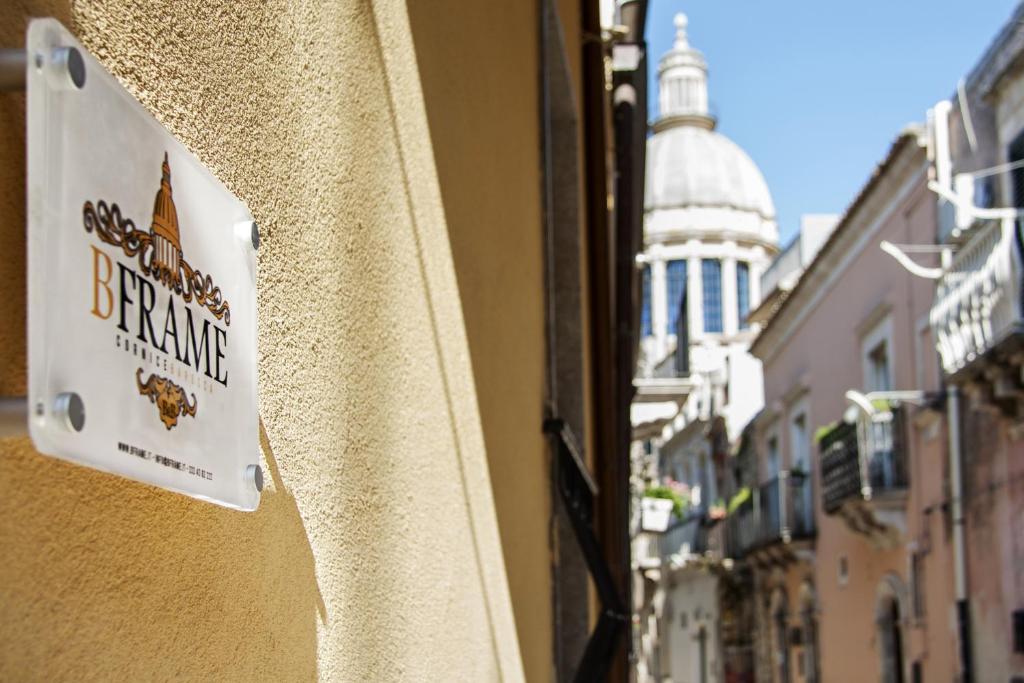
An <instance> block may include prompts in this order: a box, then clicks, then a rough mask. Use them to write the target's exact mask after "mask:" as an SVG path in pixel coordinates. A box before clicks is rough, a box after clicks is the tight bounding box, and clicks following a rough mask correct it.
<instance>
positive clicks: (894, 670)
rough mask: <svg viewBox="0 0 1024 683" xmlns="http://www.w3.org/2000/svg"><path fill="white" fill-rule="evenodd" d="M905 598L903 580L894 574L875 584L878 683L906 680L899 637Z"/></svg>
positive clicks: (901, 630)
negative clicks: (878, 665) (879, 678)
mask: <svg viewBox="0 0 1024 683" xmlns="http://www.w3.org/2000/svg"><path fill="white" fill-rule="evenodd" d="M906 596H907V591H906V586H905V585H904V583H903V580H902V579H900V578H899V577H898V576H896V575H894V574H889V575H887V576H886V577H885V578H884V579H882V582H881V583H880V584H879V585H878V593H877V599H876V605H875V626H876V628H877V629H878V644H879V657H880V658H881V667H882V679H881V680H882V683H904V681H905V680H906V677H905V675H904V670H905V662H904V658H905V657H904V650H905V641H904V638H903V615H904V614H905V611H904V605H906Z"/></svg>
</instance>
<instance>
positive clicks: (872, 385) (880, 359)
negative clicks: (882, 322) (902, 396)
mask: <svg viewBox="0 0 1024 683" xmlns="http://www.w3.org/2000/svg"><path fill="white" fill-rule="evenodd" d="M891 388H892V387H891V385H890V382H889V348H888V344H887V343H886V342H884V341H882V342H879V343H878V344H877V345H876V346H875V347H874V348H873V349H871V350H870V351H868V390H869V391H889V389H891Z"/></svg>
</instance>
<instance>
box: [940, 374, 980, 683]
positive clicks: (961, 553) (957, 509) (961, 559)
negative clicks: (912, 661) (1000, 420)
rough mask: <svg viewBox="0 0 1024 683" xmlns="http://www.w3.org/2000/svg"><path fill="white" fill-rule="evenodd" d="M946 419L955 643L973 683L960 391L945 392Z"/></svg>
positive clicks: (966, 680) (963, 679)
mask: <svg viewBox="0 0 1024 683" xmlns="http://www.w3.org/2000/svg"><path fill="white" fill-rule="evenodd" d="M946 402H947V416H948V419H949V487H950V510H951V512H952V516H953V583H954V588H955V591H956V624H957V641H958V643H959V646H960V677H959V681H960V683H973V681H974V667H973V661H972V657H971V649H972V648H971V610H970V602H969V600H968V597H967V551H966V545H965V542H964V507H963V493H964V486H963V476H962V474H963V458H962V453H961V449H960V389H959V387H957V386H955V385H951V386H949V387H948V388H947V389H946Z"/></svg>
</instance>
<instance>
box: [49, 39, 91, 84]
mask: <svg viewBox="0 0 1024 683" xmlns="http://www.w3.org/2000/svg"><path fill="white" fill-rule="evenodd" d="M53 65H54V66H55V67H56V68H58V69H60V70H64V72H65V73H66V74H67V77H68V81H69V82H70V83H71V85H73V86H75V87H76V88H78V89H79V90H81V89H82V88H83V87H84V86H85V60H84V59H82V53H81V52H79V51H78V48H77V47H58V48H55V49H54V50H53Z"/></svg>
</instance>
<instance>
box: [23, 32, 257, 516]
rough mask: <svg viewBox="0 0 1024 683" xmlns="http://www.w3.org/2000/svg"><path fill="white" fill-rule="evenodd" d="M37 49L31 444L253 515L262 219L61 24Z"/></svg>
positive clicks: (36, 42) (31, 209) (33, 69)
mask: <svg viewBox="0 0 1024 683" xmlns="http://www.w3.org/2000/svg"><path fill="white" fill-rule="evenodd" d="M26 49H27V53H28V74H27V90H28V112H27V118H28V270H29V283H28V285H29V286H28V317H29V333H28V360H29V373H28V374H29V390H28V394H29V410H30V415H29V432H30V434H31V436H32V440H33V442H34V444H35V446H36V448H37V449H38V450H39V451H41V452H43V453H47V454H49V455H53V456H56V457H59V458H63V459H65V460H70V461H73V462H76V463H80V464H83V465H87V466H89V467H94V468H96V469H100V470H104V471H107V472H112V473H115V474H119V475H122V476H125V477H129V478H131V479H136V480H138V481H143V482H148V483H150V484H154V485H156V486H159V487H161V488H165V489H170V490H172V491H177V492H180V493H184V494H186V495H189V496H193V497H195V498H200V499H203V500H207V501H211V502H214V503H217V504H220V505H225V506H228V507H233V508H237V509H241V510H254V509H255V508H256V506H257V505H258V504H259V497H260V496H259V490H260V488H261V487H262V473H261V472H260V470H259V467H258V464H259V452H260V451H259V431H258V429H259V427H258V413H257V380H256V358H257V356H256V253H255V250H256V247H257V246H258V239H257V237H256V232H255V226H254V224H253V222H252V216H251V215H250V213H249V211H248V209H247V208H246V206H245V204H244V203H242V202H241V201H240V200H239V199H238V198H237V197H235V196H234V195H232V194H231V193H230V192H229V191H228V190H227V189H226V188H225V187H224V186H223V185H222V184H221V183H220V182H219V181H218V180H217V179H216V178H214V177H213V175H212V174H211V173H210V172H209V171H208V170H207V169H206V168H205V167H204V166H203V165H202V164H201V163H200V162H199V161H198V160H197V159H196V158H195V157H194V156H193V155H192V154H191V153H190V152H189V151H188V150H187V149H185V147H184V146H182V145H181V144H180V143H179V142H178V141H177V140H175V139H174V137H173V136H172V135H171V134H170V133H168V132H167V131H166V130H165V129H164V128H163V126H161V125H160V124H159V123H157V121H156V120H155V119H154V118H153V117H152V116H151V115H150V114H149V113H148V112H147V111H146V110H145V109H144V108H143V107H142V105H140V104H139V103H138V101H136V100H135V98H134V97H132V96H131V95H130V94H129V93H128V92H127V91H126V90H125V89H124V88H123V87H122V86H121V85H120V84H118V82H117V81H116V80H115V79H114V78H113V76H111V75H110V74H109V73H107V71H106V70H104V68H103V67H102V66H100V64H99V63H98V62H97V61H96V60H95V59H93V58H92V57H91V56H90V55H89V54H88V52H87V51H86V50H85V48H83V47H82V46H81V45H80V44H79V43H78V42H77V41H76V40H75V39H74V38H73V37H72V35H71V34H70V33H69V32H68V31H67V30H66V29H65V28H64V27H63V26H62V25H61V24H60V23H59V22H57V21H55V20H52V19H40V20H36V21H33V22H31V23H30V25H29V29H28V37H27V42H26Z"/></svg>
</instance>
